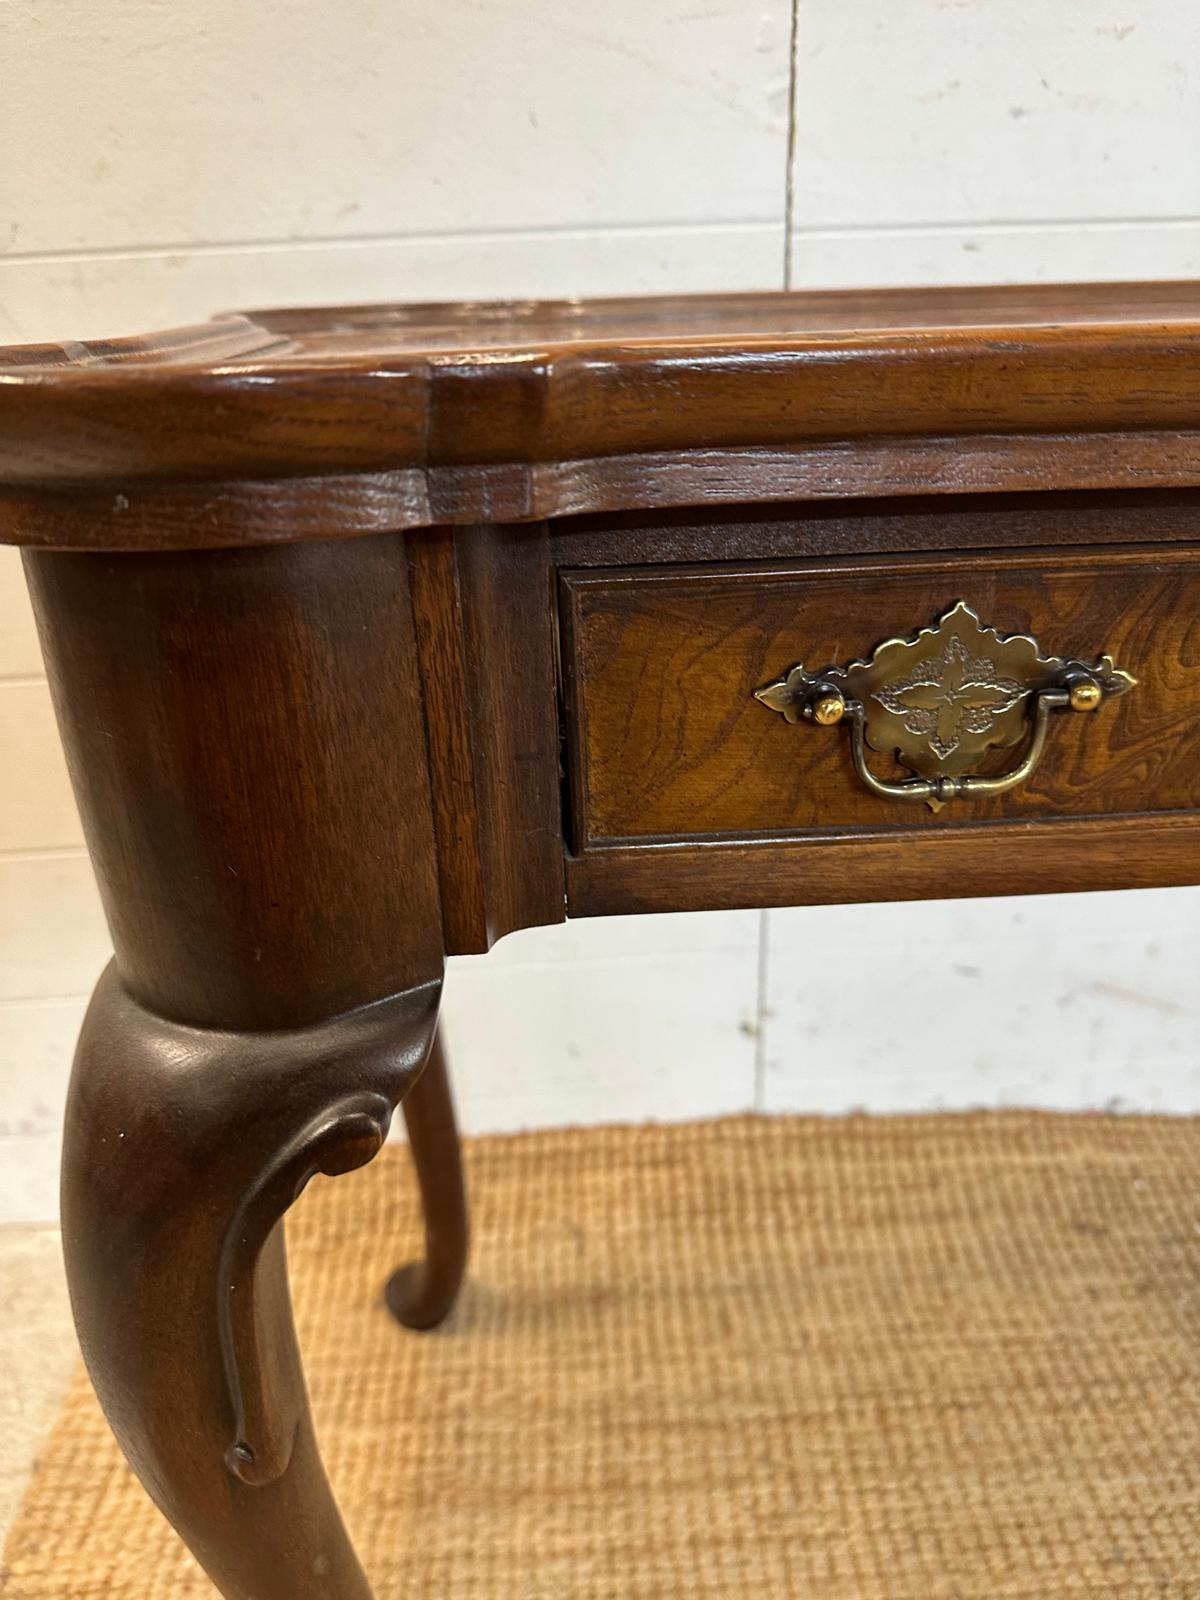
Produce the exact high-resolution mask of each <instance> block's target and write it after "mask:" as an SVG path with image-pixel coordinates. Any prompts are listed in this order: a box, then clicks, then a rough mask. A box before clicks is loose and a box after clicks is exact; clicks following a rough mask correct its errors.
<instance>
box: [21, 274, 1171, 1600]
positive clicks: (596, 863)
mask: <svg viewBox="0 0 1200 1600" xmlns="http://www.w3.org/2000/svg"><path fill="white" fill-rule="evenodd" d="M1198 353H1200V288H1198V287H1197V286H1196V285H1191V284H1174V285H1171V284H1168V285H1092V286H1085V287H1049V288H1047V287H1039V288H1032V289H963V290H926V291H911V290H905V291H880V292H874V293H862V292H854V293H846V294H801V295H763V296H748V295H733V296H715V297H701V298H697V299H691V300H679V299H648V300H634V301H597V302H589V303H580V302H562V303H555V304H537V303H520V304H511V305H482V306H480V305H473V306H466V305H458V306H444V307H430V306H424V307H367V308H358V309H345V310H339V309H334V310H325V311H314V312H302V311H277V312H263V313H255V314H252V315H248V316H241V317H227V318H222V319H218V320H217V321H216V322H214V323H212V324H211V325H209V326H207V327H205V328H198V329H183V330H179V331H177V332H175V333H173V334H167V335H162V336H159V337H156V338H142V339H132V340H116V341H112V342H107V343H94V344H90V345H79V344H73V345H61V346H41V347H37V348H27V349H24V350H20V349H18V350H12V351H0V539H3V540H5V541H7V542H11V543H18V544H24V545H27V546H29V547H30V548H29V549H28V550H27V551H26V563H27V571H28V574H29V579H30V585H31V589H32V592H33V596H34V602H35V607H36V609H37V612H38V616H39V624H40V627H41V631H42V639H43V645H44V649H45V653H46V659H47V664H48V669H49V673H50V678H51V683H52V686H53V690H54V694H55V701H56V705H57V709H58V716H59V722H60V726H61V729H62V733H63V739H64V743H65V746H66V749H67V755H68V760H69V763H70V767H71V772H72V778H73V781H74V784H75V788H76V793H77V795H78V797H79V801H80V806H81V810H82V813H83V818H84V825H85V828H86V830H87V836H88V842H89V846H90V849H91V852H92V856H93V860H94V862H95V865H96V870H97V874H98V877H99V879H100V884H101V892H102V894H103V896H104V902H105V907H106V910H107V913H108V917H109V921H110V925H111V928H112V934H113V942H114V946H115V950H116V957H115V962H114V965H113V967H112V968H111V969H110V971H109V972H108V973H107V974H106V975H105V976H104V977H103V978H102V980H101V982H100V985H99V987H98V989H97V992H96V996H95V999H94V1001H93V1005H92V1008H91V1010H90V1011H89V1014H88V1018H87V1021H86V1024H85V1027H84V1031H83V1036H82V1039H81V1042H80V1049H79V1054H78V1058H77V1062H76V1068H75V1073H74V1076H73V1080H72V1088H71V1096H70V1105H69V1108H68V1127H67V1136H66V1146H65V1160H64V1200H63V1216H64V1238H65V1242H66V1250H67V1258H68V1268H69V1273H70V1278H71V1287H72V1295H73V1300H74V1304H75V1311H76V1318H77V1321H78V1325H79V1330H80V1337H81V1341H82V1343H83V1346H84V1350H85V1354H86V1356H87V1359H88V1363H89V1367H90V1369H91V1372H92V1375H93V1378H94V1380H95V1383H96V1388H97V1391H98V1393H99V1395H100V1397H101V1400H102V1402H103V1404H104V1406H105V1408H106V1411H107V1412H108V1415H109V1418H110V1420H111V1421H112V1424H113V1427H114V1429H115V1431H116V1433H117V1435H118V1437H119V1438H120V1440H121V1443H122V1445H123V1447H124V1448H125V1450H126V1452H127V1454H128V1455H129V1458H130V1460H131V1462H132V1463H133V1465H134V1468H135V1470H136V1471H137V1472H138V1473H139V1475H140V1476H141V1478H142V1480H143V1482H144V1483H145V1484H146V1486H147V1488H148V1489H149V1491H150V1492H151V1494H152V1495H154V1497H155V1498H156V1500H157V1501H158V1503H159V1505H160V1506H162V1508H163V1510H164V1511H165V1512H166V1514H167V1515H168V1516H169V1517H170V1518H171V1520H172V1521H173V1522H174V1524H175V1526H176V1527H177V1528H178V1529H179V1531H180V1532H181V1534H182V1535H183V1537H184V1538H185V1539H186V1540H187V1541H188V1543H189V1544H190V1546H191V1548H192V1549H193V1550H194V1551H195V1553H196V1555H197V1557H198V1559H199V1560H200V1561H201V1562H202V1563H203V1564H204V1566H205V1568H206V1570H207V1571H208V1572H209V1573H210V1575H211V1576H212V1578H213V1581H214V1582H215V1583H216V1585H217V1587H218V1589H219V1590H220V1591H221V1593H222V1594H224V1595H225V1596H226V1597H227V1600H295V1597H297V1596H312V1597H319V1600H370V1594H371V1591H370V1587H369V1584H368V1581H367V1579H366V1578H365V1576H364V1575H363V1573H362V1571H361V1569H360V1567H359V1565H358V1562H357V1560H356V1558H355V1556H354V1554H353V1551H352V1549H351V1547H350V1544H349V1541H348V1539H347V1537H346V1535H345V1532H344V1530H343V1528H342V1526H341V1522H340V1520H339V1518H338V1514H337V1510H336V1507H335V1504H334V1502H333V1499H332V1496H331V1493H330V1490H329V1487H328V1485H327V1484H326V1482H325V1478H324V1474H323V1471H322V1469H321V1465H320V1460H319V1456H318V1454H317V1450H316V1445H315V1443H314V1440H313V1436H312V1424H311V1419H310V1417H309V1414H308V1409H307V1403H306V1401H305V1397H304V1386H303V1375H302V1372H301V1369H300V1364H299V1358H298V1355H297V1352H296V1347H295V1336H294V1331H293V1328H292V1323H291V1314H290V1307H289V1302H288V1296H287V1284H286V1268H285V1263H284V1255H283V1237H282V1231H281V1229H280V1226H279V1222H280V1218H281V1217H282V1216H283V1214H284V1212H285V1211H286V1210H287V1208H288V1206H289V1205H290V1204H291V1203H292V1202H293V1200H294V1199H295V1198H296V1196H297V1195H298V1193H299V1192H300V1190H301V1189H302V1188H303V1186H304V1184H305V1183H306V1182H307V1181H308V1179H309V1178H310V1177H311V1176H313V1175H314V1174H316V1173H319V1172H320V1173H328V1174H335V1173H337V1172H341V1171H345V1170H348V1169H349V1168H351V1167H355V1166H359V1165H362V1164H363V1163H364V1162H365V1161H367V1160H369V1159H370V1157H371V1156H372V1154H373V1153H374V1152H375V1150H376V1149H377V1148H378V1146H379V1143H380V1141H381V1140H382V1139H383V1137H384V1134H385V1132H386V1129H387V1127H388V1124H389V1120H390V1118H391V1115H392V1111H393V1108H394V1107H395V1106H396V1105H397V1104H398V1103H399V1104H402V1105H403V1108H404V1112H405V1116H406V1120H407V1124H408V1130H409V1137H410V1143H411V1146H412V1154H413V1159H414V1167H415V1172H416V1177H417V1186H418V1188H419V1190H420V1192H421V1197H422V1203H423V1207H424V1214H425V1234H426V1252H425V1257H424V1260H423V1261H422V1262H419V1263H417V1264H415V1265H414V1266H411V1267H408V1268H403V1269H401V1271H400V1272H398V1273H397V1274H396V1276H395V1277H394V1278H393V1279H392V1281H391V1283H390V1284H389V1285H388V1286H387V1287H386V1295H387V1299H388V1303H389V1304H390V1305H391V1307H392V1309H393V1311H394V1312H395V1313H396V1315H397V1316H398V1317H399V1319H400V1320H401V1321H403V1322H405V1323H407V1324H408V1325H409V1326H411V1327H428V1326H431V1325H432V1324H434V1323H436V1322H437V1321H439V1320H440V1319H441V1318H442V1317H444V1316H445V1315H446V1314H448V1312H449V1311H450V1309H451V1306H452V1304H453V1301H454V1297H455V1294H456V1293H457V1290H458V1287H459V1284H460V1282H461V1279H462V1274H463V1269H464V1264H465V1260H466V1250H467V1214H466V1200H465V1193H464V1188H463V1181H462V1169H461V1163H460V1157H459V1151H458V1141H457V1133H456V1130H455V1125H454V1113H453V1106H452V1100H451V1095H450V1089H449V1083H448V1079H447V1074H446V1067H445V1062H444V1060H443V1058H442V1056H441V1053H440V1049H439V1047H438V1046H437V1044H436V1043H435V1042H434V1041H435V1030H436V1026H437V1001H438V993H439V987H440V980H441V974H442V967H443V961H444V957H445V956H446V955H447V954H454V953H460V952H471V951H483V950H486V949H487V948H488V946H489V945H490V944H491V943H492V942H493V941H494V940H495V939H497V938H499V937H501V936H502V935H504V934H506V933H508V932H511V931H512V930H514V929H517V928H522V927H529V926H533V925H536V924H545V923H552V922H556V921H559V920H561V919H562V917H563V916H564V915H565V914H566V913H567V912H568V911H569V912H570V913H571V914H574V915H589V914H607V913H612V912H628V911H662V910H685V909H691V908H701V907H714V908H719V907H727V906H746V905H786V904H799V903H816V902H821V901H825V902H833V901H845V900H854V899H891V898H915V897H927V896H937V895H966V894H1008V893H1025V892H1031V891H1039V890H1069V889H1083V888H1117V887H1122V886H1132V885H1150V884H1173V883H1196V882H1200V778H1198V771H1200V763H1198V761H1197V742H1196V734H1195V733H1194V731H1193V730H1194V727H1195V723H1196V720H1197V711H1198V710H1200V634H1198V633H1197V627H1198V624H1197V622H1196V616H1197V613H1198V610H1200V607H1198V605H1197V601H1198V600H1200V588H1198V584H1200V579H1198V573H1200V568H1198V567H1197V552H1198V551H1200V397H1198V396H1197V392H1196V386H1195V380H1194V374H1195V370H1196V361H1197V355H1198ZM960 596H961V597H962V598H964V599H966V600H967V601H969V602H970V603H972V604H973V605H974V606H975V607H976V608H977V609H978V610H979V611H980V613H981V615H983V616H984V618H985V620H986V621H987V622H988V623H989V624H991V625H995V626H998V627H1000V628H1002V629H1004V630H1021V631H1027V630H1032V631H1034V632H1035V633H1036V634H1037V636H1038V638H1039V640H1040V642H1041V643H1042V644H1043V645H1044V647H1045V648H1046V649H1047V650H1048V651H1051V652H1053V653H1055V654H1068V653H1076V652H1077V653H1080V654H1086V655H1088V656H1094V655H1096V654H1097V653H1099V652H1102V651H1106V650H1112V651H1114V652H1116V653H1117V654H1118V655H1119V656H1120V657H1121V660H1122V665H1124V666H1126V667H1128V668H1129V669H1130V670H1131V671H1133V672H1134V673H1135V674H1136V675H1137V676H1138V677H1139V679H1140V680H1141V681H1140V683H1139V685H1138V687H1137V689H1136V690H1134V691H1132V692H1131V693H1130V694H1129V695H1128V696H1126V697H1125V698H1124V699H1122V700H1121V701H1120V702H1119V703H1116V704H1112V705H1105V706H1104V707H1102V708H1101V710H1100V711H1099V712H1098V713H1097V714H1096V715H1095V717H1092V718H1079V719H1077V722H1076V723H1075V724H1074V725H1072V724H1071V722H1070V721H1069V719H1065V718H1064V719H1058V720H1059V723H1060V724H1061V725H1056V726H1055V727H1054V729H1053V731H1052V739H1051V743H1050V745H1049V747H1048V750H1047V754H1046V756H1045V764H1044V767H1043V768H1041V769H1039V771H1038V773H1037V774H1036V776H1035V778H1034V779H1033V780H1031V782H1030V784H1029V786H1028V788H1027V789H1026V790H1025V792H1024V793H1021V792H1017V793H1014V794H1009V795H1005V796H1003V797H997V798H995V799H989V800H984V801H978V802H971V803H970V804H969V805H968V804H966V803H964V804H963V805H962V806H958V805H957V804H956V806H955V807H954V808H949V809H947V810H946V811H945V812H942V813H940V814H939V815H937V816H932V815H930V814H927V813H925V812H923V811H921V810H919V809H917V808H908V807H906V808H905V809H904V811H903V813H902V814H899V813H897V814H893V813H892V812H891V811H890V810H889V808H888V806H887V805H886V804H885V803H883V802H881V801H880V800H879V799H878V798H877V797H875V796H873V795H871V794H870V793H868V792H866V791H865V790H863V789H861V788H860V787H859V786H858V784H857V781H856V779H855V777H854V774H853V773H852V772H851V771H850V769H849V762H848V756H847V752H846V750H845V744H844V739H843V738H842V736H841V734H840V733H839V731H838V730H836V729H816V728H811V727H807V726H800V727H793V726H789V725H787V724H786V723H785V722H784V721H783V720H782V719H781V718H780V717H778V716H776V715H774V714H773V713H771V712H769V711H767V710H766V709H764V707H763V706H761V705H760V704H758V703H756V702H755V701H754V699H753V698H752V696H753V691H754V690H755V689H756V688H758V687H760V686H761V685H762V684H763V683H765V682H767V681H769V680H770V679H772V678H774V677H777V676H778V675H779V674H780V673H782V672H784V671H785V670H786V669H787V668H788V667H789V666H791V665H792V664H793V663H794V662H795V661H796V660H798V659H804V660H806V661H807V662H808V663H809V664H810V665H813V666H823V665H825V664H826V660H823V659H821V658H822V657H824V658H826V659H829V660H844V659H846V658H847V657H849V656H852V655H854V654H865V653H868V652H869V651H870V650H871V649H872V648H873V647H874V646H875V645H876V644H878V643H879V642H880V641H881V639H883V638H884V637H885V636H887V635H888V634H893V633H898V634H906V633H911V632H913V631H915V630H916V629H918V628H920V627H923V626H925V625H927V624H929V623H931V622H932V621H934V620H935V619H936V617H937V616H938V615H939V614H940V612H941V611H942V610H943V609H945V608H946V607H947V606H948V605H950V604H952V603H953V602H954V601H955V600H956V599H958V598H959V597H960ZM381 1288H382V1286H381Z"/></svg>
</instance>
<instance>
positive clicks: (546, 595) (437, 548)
mask: <svg viewBox="0 0 1200 1600" xmlns="http://www.w3.org/2000/svg"><path fill="white" fill-rule="evenodd" d="M409 550H410V555H411V561H412V583H413V602H414V609H415V614H416V626H417V639H418V644H419V649H420V660H421V673H422V679H423V683H424V695H425V706H426V719H427V723H428V730H429V746H430V777H431V782H432V786H433V805H434V816H435V819H436V824H437V836H438V860H439V864H440V866H439V870H440V877H441V885H442V904H443V911H444V916H445V939H446V950H447V953H448V954H451V955H465V954H470V953H473V952H480V951H484V950H487V949H488V948H490V946H491V945H492V944H493V943H494V942H495V941H496V940H497V939H499V938H501V937H502V936H503V935H504V934H506V933H511V932H512V931H513V929H515V928H525V927H531V926H535V925H537V924H540V923H550V922H561V921H562V918H563V881H562V806H561V801H560V793H559V755H558V739H559V735H558V714H557V698H556V689H555V637H554V628H553V616H552V588H553V586H552V582H551V572H550V558H549V542H548V539H547V534H546V529H545V528H544V527H541V526H534V527H523V528H508V529H505V528H496V527H480V528H473V529H463V530H461V531H457V532H451V531H450V530H448V529H433V530H429V531H428V532H417V533H414V534H413V535H411V536H410V539H409Z"/></svg>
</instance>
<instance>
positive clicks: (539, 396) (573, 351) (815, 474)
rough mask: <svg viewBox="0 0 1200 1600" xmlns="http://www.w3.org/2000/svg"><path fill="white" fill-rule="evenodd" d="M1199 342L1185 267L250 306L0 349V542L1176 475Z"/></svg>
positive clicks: (161, 540) (1193, 478)
mask: <svg viewBox="0 0 1200 1600" xmlns="http://www.w3.org/2000/svg"><path fill="white" fill-rule="evenodd" d="M1198 358H1200V284H1196V283H1159V284H1084V285H1049V286H1035V287H1007V288H1004V287H1002V288H963V289H896V290H877V291H857V290H856V291H845V292H842V291H839V292H825V293H798V294H732V295H715V296H712V295H710V296H691V297H670V298H646V299H629V300H565V301H516V302H512V301H510V302H501V303H494V304H489V303H477V302H460V303H457V304H450V305H414V306H368V307H360V308H344V309H337V308H334V309H323V310H310V311H306V310H276V311H263V312H254V313H246V314H238V315H231V316H225V317H220V318H217V319H215V320H214V321H213V322H211V323H209V324H206V325H202V326H198V327H192V328H183V329H177V330H175V331H173V332H169V333H165V334H159V335H149V336H145V337H140V338H130V339H118V340H113V341H99V342H96V341H93V342H91V343H87V344H59V345H31V346H25V347H14V348H11V349H8V350H4V351H0V540H4V541H8V542H14V543H29V544H50V543H55V542H62V540H63V539H64V538H66V539H67V540H68V541H69V542H70V543H71V544H72V545H76V546H78V545H83V546H85V547H92V548H94V547H97V546H98V547H102V548H126V547H134V548H146V547H158V546H179V545H181V544H182V545H184V546H194V545H196V544H210V543H220V544H228V543H239V542H261V541H262V540H264V539H267V538H271V539H274V538H279V537H289V538H296V537H306V536H316V535H315V533H314V532H311V531H310V528H309V524H310V523H311V524H312V525H313V527H314V528H318V530H319V531H320V532H323V533H332V534H344V533H357V532H370V531H374V530H376V529H377V528H380V527H385V526H386V527H396V526H418V525H422V524H429V523H438V522H443V523H463V522H477V521H525V520H533V519H537V518H540V517H546V516H561V515H569V514H574V513H579V512H589V511H607V510H631V509H638V508H646V507H654V506H675V505H689V504H699V503H708V502H711V501H714V500H715V501H722V500H723V501H736V500H744V501H753V500H779V499H788V498H803V497H810V496H819V497H828V496H836V497H842V496H847V495H849V496H863V495H878V494H895V493H900V494H914V493H925V492H930V491H932V492H954V493H961V492H964V491H968V490H987V491H994V490H999V489H1029V488H1043V487H1048V486H1053V487H1055V488H1060V489H1063V488H1067V489H1070V488H1076V489H1079V488H1105V489H1113V488H1146V487H1178V486H1183V485H1187V486H1190V485H1193V484H1196V483H1200V389H1198V387H1197V384H1196V379H1195V374H1196V370H1197V360H1198ZM300 480H304V481H305V482H306V483H308V484H310V485H313V486H314V487H312V488H311V489H310V490H309V491H306V492H305V493H304V495H303V496H301V491H300V488H299V484H300ZM281 481H283V482H287V483H288V484H290V486H291V487H290V489H289V490H287V491H279V490H273V491H272V493H271V494H270V495H269V496H267V495H264V493H260V492H257V491H251V490H250V489H249V488H248V487H247V486H249V485H253V484H258V485H262V484H271V485H277V484H279V483H280V482H281ZM214 483H221V484H225V485H230V484H232V485H237V486H238V491H237V496H236V498H237V500H238V507H237V515H236V517H235V516H234V515H233V514H232V511H231V507H230V504H229V503H228V500H226V501H222V502H220V503H217V502H216V501H214V498H213V495H212V492H211V490H206V491H203V492H200V491H197V490H196V486H197V485H210V486H211V485H212V484H214ZM118 485H119V486H120V487H119V490H118V489H116V486H118ZM317 485H319V487H316V486H317ZM187 486H191V487H187ZM110 489H113V490H114V493H110ZM151 490H153V493H151ZM62 491H69V492H70V494H72V495H74V496H79V495H82V494H84V493H85V492H86V493H90V494H91V495H92V496H93V499H92V502H91V504H89V505H88V506H87V507H86V508H85V507H84V505H83V503H82V501H79V500H76V501H73V502H72V505H71V506H68V507H67V508H66V521H67V522H69V521H70V520H71V516H70V513H71V511H72V509H73V510H74V511H75V512H77V513H78V517H77V518H76V520H77V523H78V527H77V529H76V530H71V529H66V531H64V529H65V523H64V514H63V507H62V504H61V503H59V504H58V505H57V506H56V512H55V518H54V522H53V526H50V525H48V524H47V521H46V518H44V517H43V516H41V515H40V514H39V513H38V510H37V506H38V505H39V504H42V503H44V500H45V496H46V495H47V494H48V493H61V492H62ZM114 495H115V496H117V497H114ZM164 495H165V496H167V499H168V500H169V502H170V504H169V506H168V504H167V501H166V500H164V498H163V497H164ZM189 497H190V498H189ZM300 498H303V505H302V506H300V507H298V504H297V502H298V500H299V499H300ZM317 502H321V504H320V505H318V503H317ZM181 518H182V522H181V520H180V519H181ZM235 524H236V525H235Z"/></svg>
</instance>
